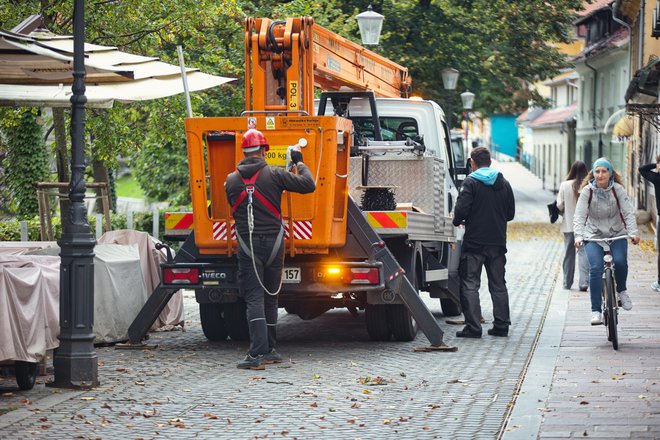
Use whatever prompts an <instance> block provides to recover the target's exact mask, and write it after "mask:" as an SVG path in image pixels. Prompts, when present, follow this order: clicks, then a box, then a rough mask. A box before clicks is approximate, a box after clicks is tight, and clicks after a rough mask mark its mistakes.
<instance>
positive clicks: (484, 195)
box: [453, 173, 516, 252]
mask: <svg viewBox="0 0 660 440" xmlns="http://www.w3.org/2000/svg"><path fill="white" fill-rule="evenodd" d="M515 213H516V202H515V200H514V198H513V190H512V189H511V185H509V182H508V181H507V180H506V179H505V178H504V176H503V175H502V173H498V174H497V178H496V179H495V182H494V183H493V184H492V185H486V184H485V183H483V182H481V181H479V180H477V179H476V178H474V177H472V176H468V177H466V178H465V180H464V181H463V185H461V192H460V193H459V195H458V199H457V200H456V208H455V209H454V220H453V223H454V226H458V225H460V224H461V223H465V235H464V237H463V250H464V251H465V252H480V251H481V249H482V248H483V246H500V247H502V251H503V252H506V224H507V222H508V221H511V220H513V217H514V215H515Z"/></svg>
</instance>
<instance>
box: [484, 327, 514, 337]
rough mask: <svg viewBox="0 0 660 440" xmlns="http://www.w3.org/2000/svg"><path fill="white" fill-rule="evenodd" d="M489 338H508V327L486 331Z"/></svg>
mask: <svg viewBox="0 0 660 440" xmlns="http://www.w3.org/2000/svg"><path fill="white" fill-rule="evenodd" d="M488 334H489V335H491V336H509V327H493V328H489V329H488Z"/></svg>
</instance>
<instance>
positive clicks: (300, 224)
mask: <svg viewBox="0 0 660 440" xmlns="http://www.w3.org/2000/svg"><path fill="white" fill-rule="evenodd" d="M284 238H289V223H288V222H284ZM293 238H295V239H296V240H311V239H312V222H311V221H309V220H295V221H294V222H293Z"/></svg>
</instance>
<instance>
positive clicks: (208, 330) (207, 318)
mask: <svg viewBox="0 0 660 440" xmlns="http://www.w3.org/2000/svg"><path fill="white" fill-rule="evenodd" d="M199 320H200V321H201V322H202V331H203V332H204V336H206V339H208V340H209V341H226V340H227V330H226V329H225V320H224V319H223V318H222V304H217V303H206V304H200V305H199Z"/></svg>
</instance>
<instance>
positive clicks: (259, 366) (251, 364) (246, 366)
mask: <svg viewBox="0 0 660 440" xmlns="http://www.w3.org/2000/svg"><path fill="white" fill-rule="evenodd" d="M236 367H237V368H240V369H241V370H265V369H266V365H265V364H264V355H263V354H260V355H259V356H255V357H252V356H250V353H248V354H246V355H245V359H243V360H242V361H240V362H239V363H238V365H236Z"/></svg>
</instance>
